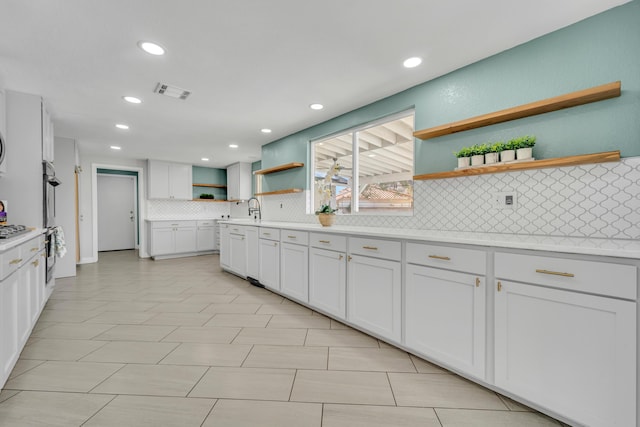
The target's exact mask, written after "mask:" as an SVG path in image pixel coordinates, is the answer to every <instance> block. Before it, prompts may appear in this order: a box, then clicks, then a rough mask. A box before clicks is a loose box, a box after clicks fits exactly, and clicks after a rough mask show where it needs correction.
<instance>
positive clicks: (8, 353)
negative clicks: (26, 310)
mask: <svg viewBox="0 0 640 427" xmlns="http://www.w3.org/2000/svg"><path fill="white" fill-rule="evenodd" d="M19 286H20V274H19V273H18V272H15V273H13V274H12V275H11V276H9V277H8V278H6V279H4V280H2V281H0V387H2V385H4V383H5V382H6V381H7V378H9V374H10V373H11V370H12V369H13V366H14V365H15V363H16V360H18V356H19V354H20V352H19V351H18V349H19V348H21V347H19V340H18V287H19Z"/></svg>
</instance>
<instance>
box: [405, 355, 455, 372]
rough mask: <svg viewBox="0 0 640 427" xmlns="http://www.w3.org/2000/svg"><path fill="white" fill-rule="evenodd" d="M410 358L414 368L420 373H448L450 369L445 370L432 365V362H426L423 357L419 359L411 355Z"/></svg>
mask: <svg viewBox="0 0 640 427" xmlns="http://www.w3.org/2000/svg"><path fill="white" fill-rule="evenodd" d="M411 360H412V361H413V364H414V366H415V367H416V370H417V371H418V373H420V374H450V373H451V372H450V371H447V370H446V369H444V368H441V367H439V366H436V365H434V364H433V363H430V362H427V361H426V360H424V359H420V358H419V357H416V356H414V355H411Z"/></svg>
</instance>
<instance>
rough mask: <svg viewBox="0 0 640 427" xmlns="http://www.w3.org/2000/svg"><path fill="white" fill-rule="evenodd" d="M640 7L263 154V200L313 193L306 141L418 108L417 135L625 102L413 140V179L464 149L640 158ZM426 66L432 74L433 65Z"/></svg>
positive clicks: (450, 165) (445, 166) (451, 162)
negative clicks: (511, 114) (517, 148)
mask: <svg viewBox="0 0 640 427" xmlns="http://www.w3.org/2000/svg"><path fill="white" fill-rule="evenodd" d="M639 23H640V2H639V1H638V0H634V1H632V2H631V3H628V4H625V5H623V6H620V7H618V8H615V9H612V10H609V11H607V12H604V13H602V14H599V15H596V16H594V17H592V18H589V19H586V20H584V21H581V22H579V23H577V24H574V25H572V26H569V27H567V28H564V29H561V30H559V31H556V32H554V33H551V34H548V35H546V36H543V37H540V38H538V39H535V40H532V41H530V42H528V43H525V44H523V45H520V46H517V47H515V48H513V49H510V50H508V51H505V52H502V53H500V54H498V55H495V56H492V57H490V58H487V59H485V60H482V61H480V62H477V63H475V64H471V65H469V66H467V67H464V68H462V69H459V70H456V71H454V72H451V73H449V74H447V75H445V76H442V77H440V78H437V79H434V80H431V81H429V82H426V83H423V84H421V85H418V86H415V87H413V88H410V89H408V90H406V91H403V92H400V93H398V94H395V95H393V96H390V97H388V98H385V99H383V100H380V101H377V102H375V103H373V104H370V105H367V106H365V107H363V108H360V109H358V110H354V111H352V112H349V113H347V114H344V115H342V116H339V117H336V118H334V119H331V120H329V121H327V122H324V123H321V124H319V125H317V126H313V127H311V128H307V129H304V130H302V131H300V132H298V133H295V134H293V135H290V136H287V137H285V138H282V139H280V140H278V141H275V142H273V143H270V144H267V145H265V146H263V147H262V165H263V167H264V168H269V167H273V166H277V165H279V164H283V163H288V162H304V163H305V167H304V168H300V169H294V170H292V171H286V172H281V173H278V174H272V175H268V176H267V177H266V179H265V188H264V191H274V190H278V189H282V188H292V187H300V188H307V175H308V174H307V163H308V161H309V159H308V145H309V144H308V142H309V140H312V139H317V138H320V137H322V136H325V135H328V134H331V133H335V132H337V131H340V130H342V129H346V128H349V127H353V126H356V125H359V124H362V123H365V122H369V121H372V120H375V119H377V118H380V117H383V116H386V115H389V114H392V113H395V112H398V111H402V110H404V109H407V108H410V107H413V106H415V111H416V116H415V127H416V130H420V129H425V128H429V127H432V126H438V125H442V124H446V123H449V122H453V121H457V120H463V119H467V118H469V117H473V116H477V115H481V114H486V113H491V112H494V111H497V110H501V109H504V108H509V107H513V106H517V105H520V104H525V103H528V102H533V101H538V100H541V99H545V98H550V97H553V96H558V95H563V94H566V93H569V92H573V91H576V90H581V89H586V88H590V87H593V86H598V85H601V84H605V83H610V82H613V81H617V80H620V81H622V96H621V97H619V98H613V99H610V100H605V101H600V102H596V103H592V104H587V105H583V106H579V107H574V108H570V109H565V110H560V111H557V112H552V113H547V114H543V115H539V116H534V117H528V118H525V119H520V120H516V121H511V122H507V123H502V124H498V125H493V126H488V127H484V128H480V129H474V130H471V131H467V132H461V133H456V134H453V135H447V136H443V137H439V138H433V139H429V140H426V141H421V140H416V152H415V173H416V174H422V173H430V172H441V171H447V170H452V169H454V168H455V167H456V159H455V158H454V157H453V155H452V152H453V151H455V150H458V149H459V148H461V147H464V146H468V145H472V144H476V143H483V142H488V141H499V140H505V139H509V138H512V137H515V136H521V135H526V134H532V135H536V137H537V138H538V139H537V143H536V147H535V148H534V156H535V157H536V158H552V157H562V156H570V155H576V154H586V153H596V152H601V151H609V150H620V151H621V154H622V156H623V157H629V156H638V155H640V54H638V49H639V47H640V24H639ZM422 66H423V67H425V66H428V61H427V63H426V64H424V65H422Z"/></svg>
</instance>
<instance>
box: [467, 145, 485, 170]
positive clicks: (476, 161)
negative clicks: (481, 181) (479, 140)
mask: <svg viewBox="0 0 640 427" xmlns="http://www.w3.org/2000/svg"><path fill="white" fill-rule="evenodd" d="M488 151H489V148H488V145H487V144H475V145H474V146H472V147H471V166H481V165H483V164H484V155H485V154H486V153H487V152H488Z"/></svg>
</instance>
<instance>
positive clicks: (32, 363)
mask: <svg viewBox="0 0 640 427" xmlns="http://www.w3.org/2000/svg"><path fill="white" fill-rule="evenodd" d="M43 363H44V360H29V359H18V361H17V362H16V365H15V366H14V367H13V370H12V371H11V374H10V375H9V378H15V377H17V376H18V375H21V374H24V373H25V372H27V371H30V370H31V369H33V368H35V367H36V366H40V365H42V364H43Z"/></svg>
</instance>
